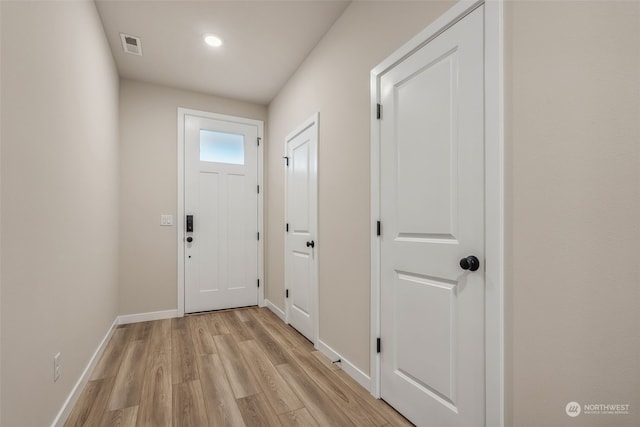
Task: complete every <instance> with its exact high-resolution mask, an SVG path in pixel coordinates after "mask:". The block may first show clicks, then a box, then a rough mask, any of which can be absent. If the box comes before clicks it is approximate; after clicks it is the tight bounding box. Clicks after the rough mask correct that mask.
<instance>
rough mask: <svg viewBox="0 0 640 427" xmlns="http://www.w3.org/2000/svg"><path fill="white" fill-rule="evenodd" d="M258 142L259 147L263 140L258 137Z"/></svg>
mask: <svg viewBox="0 0 640 427" xmlns="http://www.w3.org/2000/svg"><path fill="white" fill-rule="evenodd" d="M256 139H257V140H258V147H259V146H260V141H261V140H262V138H260V137H258V138H256Z"/></svg>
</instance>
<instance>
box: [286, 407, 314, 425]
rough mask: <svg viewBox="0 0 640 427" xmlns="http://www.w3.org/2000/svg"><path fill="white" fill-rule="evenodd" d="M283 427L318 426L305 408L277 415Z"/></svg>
mask: <svg viewBox="0 0 640 427" xmlns="http://www.w3.org/2000/svg"><path fill="white" fill-rule="evenodd" d="M278 418H280V423H281V424H282V425H283V427H313V426H318V427H319V424H318V423H317V422H316V420H314V419H313V417H312V416H311V414H310V413H309V411H307V408H301V409H297V410H295V411H291V412H285V413H284V414H280V415H278Z"/></svg>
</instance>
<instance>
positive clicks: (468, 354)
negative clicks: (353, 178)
mask: <svg viewBox="0 0 640 427" xmlns="http://www.w3.org/2000/svg"><path fill="white" fill-rule="evenodd" d="M483 9H484V8H483V7H479V8H478V9H476V10H475V11H473V12H471V13H470V14H469V15H467V16H465V17H464V18H462V19H461V20H460V21H459V22H457V23H456V24H454V25H453V26H452V27H450V28H449V29H447V30H445V31H444V32H443V33H442V34H440V35H438V36H437V37H435V38H434V39H433V40H432V41H430V42H429V43H427V44H426V45H424V46H423V47H421V48H420V49H418V50H417V51H416V52H414V53H413V54H411V55H410V56H408V57H407V58H405V59H404V60H402V61H401V62H399V63H398V64H397V65H396V66H394V67H393V68H391V69H390V70H389V71H388V72H387V73H385V74H384V75H383V76H382V77H381V78H380V94H381V97H380V102H381V105H382V117H381V121H380V137H381V140H380V144H381V145H380V146H381V148H380V150H381V151H380V180H381V184H380V185H381V186H380V188H381V193H380V197H381V199H380V201H381V205H380V209H381V223H382V227H381V229H382V230H381V232H382V233H381V243H380V245H381V246H380V248H381V251H380V256H381V259H380V266H381V270H380V286H381V288H380V290H381V293H380V305H381V312H380V313H381V315H380V316H381V317H380V322H381V323H380V328H381V354H380V364H381V365H380V367H381V368H380V369H381V370H380V387H381V388H380V391H381V397H382V398H383V399H385V400H386V401H387V402H389V403H390V404H391V405H392V406H394V407H395V408H396V409H397V410H398V411H399V412H401V413H402V414H403V415H405V416H406V417H407V418H408V419H409V420H411V421H412V422H413V423H415V424H416V425H419V426H434V427H435V426H437V427H449V426H456V427H479V426H484V423H485V413H484V411H485V396H484V390H485V372H484V367H485V360H484V355H485V352H484V342H485V329H484V294H485V290H484V285H485V279H484V166H483V165H484V125H483V123H484V84H483V82H484V74H483V67H484V60H483ZM468 257H469V258H468ZM471 257H475V258H477V262H476V261H475V260H474V259H473V258H471ZM463 267H464V268H467V269H463ZM469 267H471V268H469ZM476 267H478V268H477V269H475V268H476ZM474 269H475V271H472V270H474Z"/></svg>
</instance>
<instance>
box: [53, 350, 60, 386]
mask: <svg viewBox="0 0 640 427" xmlns="http://www.w3.org/2000/svg"><path fill="white" fill-rule="evenodd" d="M58 378H60V352H58V354H56V355H55V356H53V382H56V381H58Z"/></svg>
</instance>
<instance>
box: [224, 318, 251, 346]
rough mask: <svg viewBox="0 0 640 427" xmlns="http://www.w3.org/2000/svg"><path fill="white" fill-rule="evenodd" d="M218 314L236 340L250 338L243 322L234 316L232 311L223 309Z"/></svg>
mask: <svg viewBox="0 0 640 427" xmlns="http://www.w3.org/2000/svg"><path fill="white" fill-rule="evenodd" d="M220 315H221V316H222V319H224V322H225V324H226V325H227V328H228V329H229V332H230V333H231V335H233V337H234V338H235V340H236V341H237V342H241V341H246V340H250V339H251V338H252V337H251V334H250V333H249V331H248V330H247V328H246V327H245V325H244V323H242V322H241V321H240V319H238V316H236V315H235V314H234V313H233V311H223V312H221V313H220Z"/></svg>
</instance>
